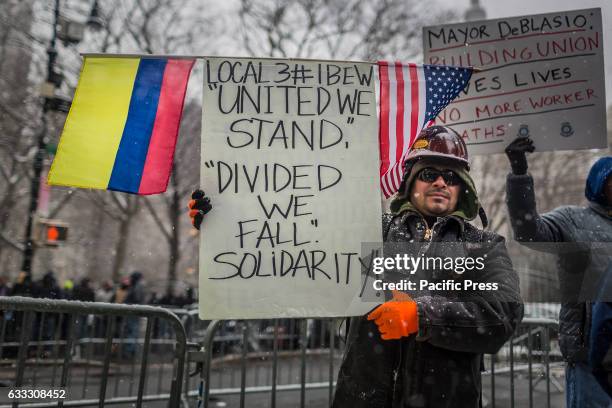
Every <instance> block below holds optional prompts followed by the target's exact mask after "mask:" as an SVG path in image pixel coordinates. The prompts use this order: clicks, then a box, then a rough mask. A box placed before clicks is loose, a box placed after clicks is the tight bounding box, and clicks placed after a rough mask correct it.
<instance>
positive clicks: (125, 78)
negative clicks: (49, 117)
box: [48, 57, 195, 194]
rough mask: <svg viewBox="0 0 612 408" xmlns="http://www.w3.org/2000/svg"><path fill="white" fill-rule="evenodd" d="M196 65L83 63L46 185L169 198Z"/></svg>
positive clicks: (119, 60)
mask: <svg viewBox="0 0 612 408" xmlns="http://www.w3.org/2000/svg"><path fill="white" fill-rule="evenodd" d="M194 61H195V60H193V59H168V58H124V57H121V58H117V57H85V60H84V62H83V67H82V68H81V76H80V78H79V83H78V85H77V89H76V92H75V95H74V100H73V102H72V106H71V108H70V112H69V114H68V117H67V119H66V123H65V125H64V131H63V132H62V136H61V138H60V142H59V146H58V148H57V153H56V156H55V159H54V160H53V164H52V165H51V170H50V172H49V179H48V180H49V184H54V185H61V186H74V187H83V188H95V189H102V190H115V191H123V192H126V193H133V194H156V193H163V192H164V191H166V187H167V185H168V179H169V178H170V172H171V170H172V160H173V156H174V147H175V146H176V139H177V135H178V129H179V124H180V120H181V114H182V112H183V103H184V99H185V91H186V88H187V81H188V80H189V74H190V72H191V68H192V67H193V63H194Z"/></svg>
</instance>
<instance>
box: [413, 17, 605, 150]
mask: <svg viewBox="0 0 612 408" xmlns="http://www.w3.org/2000/svg"><path fill="white" fill-rule="evenodd" d="M423 49H424V55H425V58H424V60H425V63H426V64H445V65H461V66H473V67H475V68H477V69H479V70H481V71H480V72H475V73H474V75H473V76H472V79H471V81H470V84H469V85H468V87H467V88H466V90H464V92H463V93H461V94H460V96H459V97H458V98H457V99H456V100H455V101H453V103H451V104H450V105H449V106H448V107H447V108H446V109H445V110H444V111H443V112H441V113H440V114H439V115H438V119H437V120H436V123H437V124H443V125H449V126H451V127H453V128H454V129H455V130H457V131H458V132H459V133H460V134H461V135H462V136H463V137H464V139H465V141H466V143H467V144H468V146H469V151H470V153H471V154H488V153H498V152H502V151H503V149H504V148H505V146H506V145H507V144H508V143H510V142H511V141H512V140H513V139H514V138H516V137H517V136H518V135H527V134H528V135H530V136H531V137H532V138H533V140H534V143H535V145H536V150H537V151H544V150H573V149H587V148H603V147H606V146H607V141H606V112H605V109H606V108H605V101H606V98H605V84H604V69H603V63H604V62H603V35H602V24H601V10H600V9H599V8H596V9H589V10H576V11H567V12H556V13H550V14H538V15H531V16H523V17H512V18H504V19H497V20H486V21H476V22H467V23H460V24H450V25H442V26H435V27H425V28H424V29H423Z"/></svg>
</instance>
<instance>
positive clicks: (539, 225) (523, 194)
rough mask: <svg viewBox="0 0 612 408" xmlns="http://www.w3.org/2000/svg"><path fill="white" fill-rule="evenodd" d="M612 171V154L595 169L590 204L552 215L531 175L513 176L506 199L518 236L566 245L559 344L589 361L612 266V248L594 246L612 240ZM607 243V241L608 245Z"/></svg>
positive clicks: (569, 355) (529, 242) (535, 243)
mask: <svg viewBox="0 0 612 408" xmlns="http://www.w3.org/2000/svg"><path fill="white" fill-rule="evenodd" d="M610 174H612V157H605V158H602V159H600V160H598V161H597V162H596V163H595V165H593V167H592V168H591V171H590V172H589V176H588V178H587V183H586V191H585V195H586V197H587V199H588V200H589V206H588V207H577V206H564V207H558V208H556V209H554V210H553V211H550V212H548V213H546V214H542V215H540V214H538V212H537V209H536V201H535V192H534V186H533V179H532V177H531V176H530V175H529V174H525V175H514V174H509V175H508V178H507V181H506V201H507V205H508V211H509V213H510V221H511V224H512V229H513V230H514V238H515V239H516V240H517V241H519V242H521V243H523V244H524V245H526V246H529V247H532V248H534V249H537V250H549V251H554V250H555V247H554V246H548V247H546V246H542V245H541V244H539V243H546V242H556V243H565V244H563V245H559V246H557V247H556V251H557V252H558V254H559V257H558V259H559V265H558V271H559V285H560V290H561V296H562V304H561V311H560V313H559V344H560V346H561V353H562V354H563V357H564V358H565V359H566V360H567V361H569V362H586V360H587V355H588V333H589V330H590V324H591V303H590V302H589V301H588V300H592V299H594V297H592V294H593V292H594V291H595V290H596V287H597V285H598V283H599V282H601V279H602V275H603V274H604V273H605V270H606V269H607V264H608V259H609V257H610V255H611V254H610V250H609V249H608V250H606V249H607V248H601V247H600V249H597V250H591V248H594V247H595V246H596V245H601V244H602V243H604V245H605V243H610V242H612V218H611V217H610V215H609V214H610V212H609V210H610V209H609V208H607V207H606V206H605V204H606V202H605V197H604V193H603V192H604V185H605V181H606V179H607V177H608V176H609V175H610ZM605 246H607V245H605Z"/></svg>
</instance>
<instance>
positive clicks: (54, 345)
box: [0, 297, 188, 408]
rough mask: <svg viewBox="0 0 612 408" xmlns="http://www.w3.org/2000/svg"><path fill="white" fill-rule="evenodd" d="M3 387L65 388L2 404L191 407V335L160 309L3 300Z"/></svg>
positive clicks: (0, 348)
mask: <svg viewBox="0 0 612 408" xmlns="http://www.w3.org/2000/svg"><path fill="white" fill-rule="evenodd" d="M0 318H1V322H0V385H4V386H6V387H11V388H28V389H53V388H61V389H65V390H66V399H63V400H54V401H49V400H47V401H44V402H42V400H39V401H35V402H34V401H29V402H25V401H24V400H20V401H17V400H11V401H8V400H4V401H2V400H0V408H4V407H16V406H21V407H50V406H99V407H104V406H107V405H120V406H126V405H127V404H130V405H132V404H133V405H134V406H136V407H141V406H143V403H144V402H145V401H168V406H169V407H179V406H180V405H181V404H182V405H186V401H185V400H184V397H183V396H182V394H181V391H182V386H183V380H184V373H185V370H186V358H187V351H188V349H187V347H188V343H187V337H186V333H185V329H184V326H183V322H182V321H181V320H180V319H179V318H178V317H177V316H176V314H174V313H172V312H170V311H168V310H165V309H162V308H158V307H151V306H140V305H120V304H108V303H89V302H75V301H66V300H49V299H31V298H24V297H0Z"/></svg>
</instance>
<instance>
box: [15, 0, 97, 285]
mask: <svg viewBox="0 0 612 408" xmlns="http://www.w3.org/2000/svg"><path fill="white" fill-rule="evenodd" d="M59 22H60V0H55V3H54V8H53V31H52V34H51V41H50V42H49V48H47V57H48V60H47V81H46V84H45V89H46V90H47V91H46V94H45V95H43V96H44V105H43V109H42V128H41V131H40V132H39V133H38V136H37V147H36V155H35V157H34V162H33V165H32V169H33V177H32V182H31V184H30V205H29V207H28V221H27V223H26V231H25V246H24V249H23V262H22V264H21V270H22V271H24V272H25V273H27V274H28V275H30V274H31V273H32V260H33V259H34V252H35V250H36V247H35V244H34V239H33V237H32V229H33V227H34V218H35V215H36V210H37V208H38V193H39V189H40V176H41V174H42V170H43V163H44V155H45V148H46V135H47V127H48V126H47V113H48V112H49V111H51V110H58V111H64V112H67V110H68V109H67V107H68V106H69V102H68V101H66V100H63V99H62V98H60V97H56V96H55V94H54V92H55V88H59V87H60V86H61V84H62V81H63V75H62V74H61V73H59V72H56V71H55V61H56V59H57V47H56V43H57V38H58V31H57V28H58V25H59ZM66 23H69V22H66ZM87 25H88V26H90V27H92V28H93V29H100V28H101V27H102V26H103V24H102V19H101V18H100V15H99V10H98V2H97V0H96V1H94V4H93V7H92V10H91V13H90V16H89V19H88V20H87ZM78 40H79V39H73V40H72V42H78Z"/></svg>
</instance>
